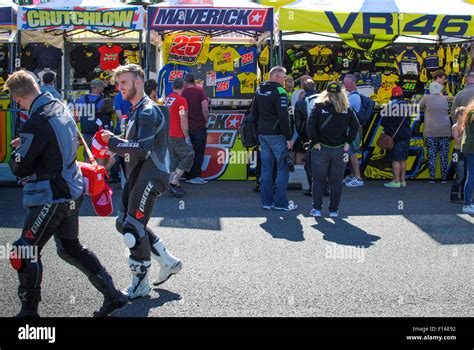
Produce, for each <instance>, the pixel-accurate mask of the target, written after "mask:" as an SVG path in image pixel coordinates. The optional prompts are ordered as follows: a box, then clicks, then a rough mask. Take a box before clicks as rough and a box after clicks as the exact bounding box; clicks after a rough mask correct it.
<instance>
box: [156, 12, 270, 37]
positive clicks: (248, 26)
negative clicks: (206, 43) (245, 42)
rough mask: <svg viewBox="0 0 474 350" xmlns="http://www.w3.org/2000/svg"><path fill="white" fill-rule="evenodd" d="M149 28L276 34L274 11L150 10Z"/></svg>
mask: <svg viewBox="0 0 474 350" xmlns="http://www.w3.org/2000/svg"><path fill="white" fill-rule="evenodd" d="M148 27H149V28H150V29H154V30H165V29H169V30H186V29H187V30H191V29H198V28H199V29H206V30H222V29H236V30H252V31H271V30H273V9H272V8H265V7H255V8H213V7H164V6H161V7H160V6H150V7H148Z"/></svg>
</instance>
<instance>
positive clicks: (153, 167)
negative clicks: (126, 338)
mask: <svg viewBox="0 0 474 350" xmlns="http://www.w3.org/2000/svg"><path fill="white" fill-rule="evenodd" d="M114 81H115V82H116V83H117V84H118V91H119V92H120V93H121V94H122V97H123V99H124V100H127V101H130V102H131V104H132V109H131V111H130V113H129V115H128V118H127V121H128V126H127V133H126V138H121V137H119V136H116V135H114V134H112V133H111V132H110V131H108V130H104V131H102V139H103V141H105V142H106V143H108V145H109V149H110V151H112V152H114V153H116V154H118V155H119V156H122V157H124V158H125V172H126V183H125V186H124V188H123V193H122V203H121V207H120V209H119V214H118V217H117V221H116V228H117V230H118V231H119V232H120V233H122V234H123V239H124V243H125V245H126V246H127V247H128V248H129V249H130V257H129V259H128V265H129V267H130V271H131V273H132V282H131V283H130V285H129V286H128V288H127V290H126V293H127V295H128V297H129V299H135V298H138V297H145V296H147V295H149V293H150V290H151V288H150V285H149V282H148V269H149V268H150V266H151V261H150V255H151V256H152V257H153V258H154V259H156V260H157V261H158V263H159V264H160V266H161V269H160V274H159V276H158V280H157V281H156V282H155V285H159V284H162V283H164V282H165V281H166V280H167V279H168V278H170V277H171V276H172V275H173V274H176V273H178V272H179V271H180V270H181V267H182V264H181V260H179V259H177V258H176V257H174V256H173V255H172V254H171V253H170V252H169V250H167V249H166V248H165V246H164V242H163V240H162V239H160V238H158V237H157V236H156V235H155V234H154V233H153V231H152V230H151V228H150V227H148V226H147V224H148V221H149V220H150V218H151V214H152V211H153V207H154V206H155V202H156V199H157V198H158V196H159V195H160V194H162V193H164V192H165V191H166V190H167V189H168V180H169V152H168V126H167V125H166V119H165V116H164V115H163V113H162V112H161V110H160V109H159V107H158V105H157V104H156V103H155V102H153V101H152V100H151V99H150V97H148V96H147V95H146V94H145V91H144V83H145V73H144V72H143V69H142V68H141V67H140V66H139V65H136V64H128V65H125V66H119V67H117V68H116V69H115V70H114Z"/></svg>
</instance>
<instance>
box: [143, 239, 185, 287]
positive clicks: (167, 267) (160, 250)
mask: <svg viewBox="0 0 474 350" xmlns="http://www.w3.org/2000/svg"><path fill="white" fill-rule="evenodd" d="M151 256H152V257H153V258H154V259H155V260H156V261H158V263H159V264H160V274H159V275H158V279H157V280H155V281H154V282H153V284H154V285H155V286H159V285H160V284H162V283H165V282H166V281H167V280H168V279H169V278H170V277H171V276H173V275H175V274H177V273H178V272H179V271H181V268H182V267H183V264H182V263H181V260H179V259H178V258H177V257H175V256H174V255H173V254H171V253H170V252H169V251H168V250H167V249H166V248H165V245H164V242H163V240H162V239H160V238H157V239H156V240H155V242H153V244H152V246H151Z"/></svg>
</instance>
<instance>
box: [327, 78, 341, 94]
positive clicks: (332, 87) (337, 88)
mask: <svg viewBox="0 0 474 350" xmlns="http://www.w3.org/2000/svg"><path fill="white" fill-rule="evenodd" d="M341 89H342V87H341V84H339V83H337V82H335V81H331V82H329V83H328V86H327V88H326V90H327V91H328V92H332V93H333V94H337V93H339V92H341Z"/></svg>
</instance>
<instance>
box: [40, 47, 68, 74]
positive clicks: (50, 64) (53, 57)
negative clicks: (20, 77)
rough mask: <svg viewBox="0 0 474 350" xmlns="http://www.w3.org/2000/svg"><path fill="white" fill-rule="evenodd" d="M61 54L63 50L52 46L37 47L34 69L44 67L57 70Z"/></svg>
mask: <svg viewBox="0 0 474 350" xmlns="http://www.w3.org/2000/svg"><path fill="white" fill-rule="evenodd" d="M62 55H63V52H62V51H61V50H60V49H58V48H57V47H54V46H47V45H46V46H41V47H37V48H36V51H35V58H36V68H35V71H41V70H43V69H45V68H49V69H54V70H57V69H58V68H59V67H60V66H61V56H62Z"/></svg>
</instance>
